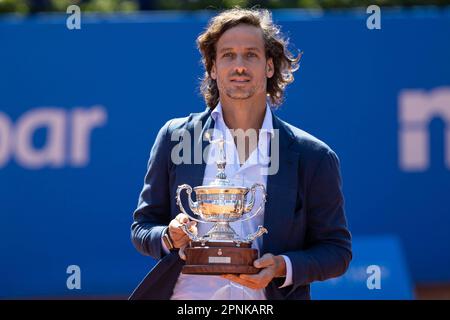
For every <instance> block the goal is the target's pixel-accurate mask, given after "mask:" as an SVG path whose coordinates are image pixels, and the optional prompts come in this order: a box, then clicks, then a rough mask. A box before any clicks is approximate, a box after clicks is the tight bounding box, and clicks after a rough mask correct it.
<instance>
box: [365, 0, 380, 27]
mask: <svg viewBox="0 0 450 320" xmlns="http://www.w3.org/2000/svg"><path fill="white" fill-rule="evenodd" d="M366 13H367V14H369V13H371V15H370V16H369V17H368V18H367V20H366V27H367V29H369V30H374V29H376V30H380V29H381V9H380V7H379V6H377V5H374V4H373V5H370V6H368V7H367V9H366Z"/></svg>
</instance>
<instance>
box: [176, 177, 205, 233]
mask: <svg viewBox="0 0 450 320" xmlns="http://www.w3.org/2000/svg"><path fill="white" fill-rule="evenodd" d="M184 189H186V193H187V194H188V200H189V208H190V209H191V210H192V212H193V213H194V214H195V215H197V216H200V215H199V214H198V212H197V209H198V203H197V202H194V201H192V198H191V194H192V188H191V186H190V185H188V184H182V185H180V186H178V188H177V195H176V197H175V199H176V200H177V205H178V207H179V208H180V210H181V212H182V213H184V214H185V215H187V216H188V217H189V218H191V219H192V220H194V221H197V222H201V223H205V221H202V220H199V219H197V218H194V217H193V216H191V215H190V214H189V213H187V212H186V210H185V209H184V207H183V204H182V203H181V191H183V190H184ZM188 235H189V234H188Z"/></svg>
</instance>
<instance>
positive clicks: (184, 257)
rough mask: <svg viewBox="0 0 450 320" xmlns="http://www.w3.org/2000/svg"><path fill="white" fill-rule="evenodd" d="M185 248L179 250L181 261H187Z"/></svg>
mask: <svg viewBox="0 0 450 320" xmlns="http://www.w3.org/2000/svg"><path fill="white" fill-rule="evenodd" d="M184 248H186V247H185V246H183V247H181V248H180V250H178V255H179V256H180V258H181V260H185V261H186V254H185V253H184Z"/></svg>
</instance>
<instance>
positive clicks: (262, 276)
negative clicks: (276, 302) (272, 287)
mask: <svg viewBox="0 0 450 320" xmlns="http://www.w3.org/2000/svg"><path fill="white" fill-rule="evenodd" d="M239 277H240V278H241V279H243V280H246V281H250V282H253V283H258V284H263V283H269V282H270V280H272V278H273V270H271V268H265V269H262V270H261V271H260V272H259V273H257V274H241V275H240V276H239Z"/></svg>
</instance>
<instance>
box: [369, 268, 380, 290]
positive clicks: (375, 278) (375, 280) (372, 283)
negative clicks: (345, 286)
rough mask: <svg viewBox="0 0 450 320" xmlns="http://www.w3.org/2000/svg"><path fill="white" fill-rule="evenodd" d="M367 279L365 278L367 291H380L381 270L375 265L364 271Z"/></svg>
mask: <svg viewBox="0 0 450 320" xmlns="http://www.w3.org/2000/svg"><path fill="white" fill-rule="evenodd" d="M366 272H367V274H368V275H369V277H368V278H367V282H366V285H367V289H369V290H374V289H377V290H380V289H381V268H380V266H377V265H375V264H374V265H370V266H368V267H367V270H366Z"/></svg>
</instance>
